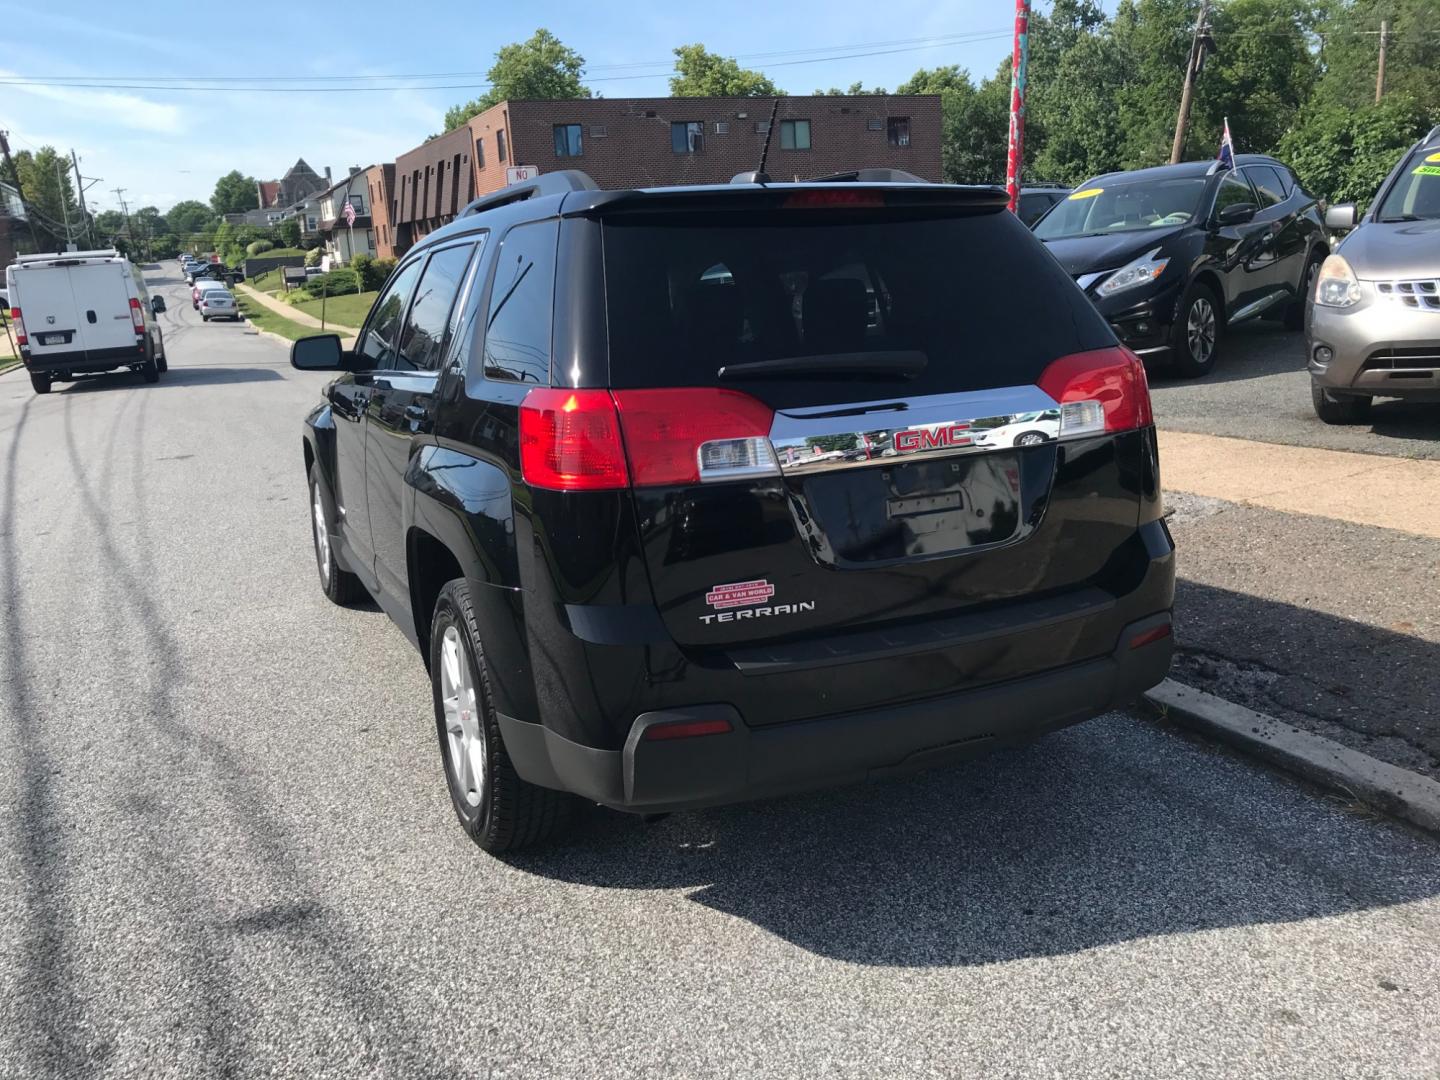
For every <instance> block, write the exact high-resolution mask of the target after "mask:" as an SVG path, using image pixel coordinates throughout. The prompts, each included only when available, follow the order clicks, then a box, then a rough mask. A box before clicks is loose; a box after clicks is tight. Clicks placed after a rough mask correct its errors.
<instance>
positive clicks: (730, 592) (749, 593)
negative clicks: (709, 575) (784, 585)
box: [705, 578, 775, 611]
mask: <svg viewBox="0 0 1440 1080" xmlns="http://www.w3.org/2000/svg"><path fill="white" fill-rule="evenodd" d="M774 595H775V586H774V585H771V584H770V582H768V581H766V580H765V579H764V578H760V579H759V580H758V581H736V582H732V583H731V584H729V585H716V586H715V587H714V588H713V589H711V590H710V591H709V592H708V593H706V594H705V602H706V603H707V604H709V605H710V606H711V607H713V608H715V609H716V610H717V611H723V610H725V609H727V608H738V607H750V606H751V605H752V604H763V603H764V602H765V601H766V600H769V599H770V598H771V597H772V596H774Z"/></svg>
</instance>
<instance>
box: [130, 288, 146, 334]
mask: <svg viewBox="0 0 1440 1080" xmlns="http://www.w3.org/2000/svg"><path fill="white" fill-rule="evenodd" d="M130 321H131V322H132V323H134V324H135V333H137V334H143V333H145V312H143V311H141V310H140V301H139V300H136V299H135V297H133V296H132V297H131V298H130Z"/></svg>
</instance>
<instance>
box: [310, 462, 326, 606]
mask: <svg viewBox="0 0 1440 1080" xmlns="http://www.w3.org/2000/svg"><path fill="white" fill-rule="evenodd" d="M311 510H312V511H313V513H314V517H315V557H316V558H317V559H319V561H320V576H321V578H323V579H324V580H325V582H326V584H329V582H330V530H329V529H328V528H327V527H326V525H325V505H324V504H323V503H322V502H321V501H320V488H319V487H318V486H315V487H313V488H312V495H311Z"/></svg>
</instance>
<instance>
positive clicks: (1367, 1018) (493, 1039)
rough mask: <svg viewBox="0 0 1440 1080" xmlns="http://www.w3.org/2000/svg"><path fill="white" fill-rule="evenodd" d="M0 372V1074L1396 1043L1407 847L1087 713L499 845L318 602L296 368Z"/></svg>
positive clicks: (1342, 1054)
mask: <svg viewBox="0 0 1440 1080" xmlns="http://www.w3.org/2000/svg"><path fill="white" fill-rule="evenodd" d="M167 296H168V297H169V298H170V299H171V301H172V302H171V312H170V314H169V315H168V316H167V318H168V319H169V321H170V322H171V324H172V325H171V328H170V330H169V333H168V336H167V341H168V343H169V351H170V365H171V370H170V372H169V374H168V375H167V376H164V377H163V378H162V380H161V382H160V383H159V384H157V385H155V386H145V385H143V384H142V383H141V382H140V380H139V379H138V377H134V376H129V375H122V376H115V377H111V378H107V379H100V380H94V381H92V382H89V383H86V384H81V385H75V386H71V387H67V388H61V389H57V391H56V392H55V393H53V394H51V395H50V396H48V397H45V398H39V397H35V396H33V395H32V394H31V392H30V388H29V385H28V383H27V382H26V380H25V379H24V377H23V376H15V375H9V376H5V377H3V378H0V448H3V453H0V635H3V639H4V645H5V647H4V649H3V650H0V1076H3V1077H6V1078H9V1077H24V1078H27V1080H28V1078H32V1077H33V1078H40V1077H48V1076H67V1077H69V1076H75V1077H122V1076H124V1077H132V1076H133V1077H141V1076H143V1077H171V1076H173V1077H196V1076H261V1075H264V1076H294V1077H307V1078H308V1077H328V1076H336V1077H359V1076H370V1075H381V1076H394V1077H422V1076H466V1077H469V1076H475V1077H501V1076H507V1077H527V1078H529V1077H546V1076H565V1077H630V1076H647V1077H651V1076H653V1077H677V1076H691V1077H719V1076H733V1077H746V1078H749V1077H770V1076H774V1077H796V1076H805V1077H820V1076H826V1077H830V1076H834V1077H864V1078H867V1080H870V1078H874V1077H877V1076H879V1077H889V1076H894V1077H907V1078H909V1077H931V1076H934V1077H958V1076H985V1077H992V1076H994V1077H998V1076H1015V1077H1021V1076H1047V1077H1052V1076H1064V1077H1067V1078H1068V1077H1088V1076H1096V1077H1100V1076H1106V1077H1113V1076H1146V1077H1169V1076H1186V1077H1198V1076H1214V1077H1236V1076H1245V1077H1299V1076H1304V1077H1307V1078H1312V1077H1328V1076H1347V1077H1349V1076H1373V1077H1384V1078H1387V1080H1393V1078H1401V1077H1434V1076H1436V1075H1437V1071H1440V1027H1437V1025H1436V1023H1435V1018H1436V1016H1437V1015H1440V844H1437V843H1436V841H1435V840H1434V839H1433V838H1429V837H1425V836H1421V835H1419V834H1415V833H1411V832H1409V831H1406V830H1404V829H1402V828H1400V827H1398V826H1395V825H1392V824H1389V823H1387V822H1384V821H1378V820H1374V819H1372V818H1369V817H1368V816H1366V815H1364V814H1363V813H1362V812H1359V811H1357V810H1355V809H1353V808H1347V807H1345V806H1343V805H1341V804H1339V803H1336V802H1334V801H1331V800H1329V799H1326V798H1323V797H1321V796H1319V795H1317V794H1315V793H1314V792H1312V791H1310V790H1309V789H1306V788H1302V787H1300V786H1297V785H1294V784H1292V783H1290V782H1289V781H1287V780H1285V779H1283V778H1280V777H1278V776H1276V775H1274V774H1272V773H1270V772H1268V771H1266V770H1263V769H1260V768H1257V767H1254V766H1252V765H1251V764H1249V763H1248V762H1245V761H1243V760H1239V759H1236V758H1233V757H1231V756H1229V755H1228V754H1225V753H1222V752H1219V751H1216V750H1214V749H1212V748H1210V747H1208V746H1206V745H1204V744H1200V743H1195V742H1191V741H1188V740H1187V739H1185V738H1183V737H1182V736H1180V735H1177V734H1175V733H1172V732H1169V731H1167V730H1164V729H1162V728H1159V727H1156V726H1154V725H1153V724H1152V723H1151V722H1149V721H1142V720H1139V719H1136V718H1133V717H1129V716H1125V715H1114V716H1109V717H1106V718H1103V719H1101V720H1099V721H1096V722H1094V723H1092V724H1089V725H1085V726H1082V727H1080V728H1076V729H1072V730H1070V731H1068V732H1065V733H1062V734H1061V735H1057V736H1054V737H1052V738H1050V739H1049V740H1046V741H1044V742H1041V743H1039V744H1036V745H1034V746H1032V747H1030V748H1027V749H1025V750H1021V751H1013V752H1008V753H1003V754H1000V755H996V756H992V757H989V758H986V759H984V760H982V761H977V762H975V763H974V764H972V765H969V766H966V767H962V768H959V769H955V770H950V771H946V772H939V773H933V774H927V775H925V776H922V777H919V778H916V779H912V780H909V781H904V782H896V783H891V784H886V785H870V786H863V787H856V788H850V789H845V790H842V791H838V792H831V793H826V794H821V795H815V796H807V797H804V798H793V799H788V800H783V801H777V802H769V803H763V804H756V805H750V806H742V807H734V808H728V809H722V810H714V811H707V812H703V813H694V814H685V815H677V816H675V817H672V818H669V819H666V820H664V821H662V822H660V823H657V824H651V825H646V824H643V823H641V822H640V821H638V820H636V819H632V818H627V817H623V816H620V815H616V814H612V813H609V812H602V811H598V810H597V811H595V812H593V813H591V814H589V815H588V816H587V817H586V819H585V821H584V824H583V826H582V828H581V829H580V830H579V832H578V834H577V835H575V836H574V837H573V838H571V839H569V840H568V841H566V842H565V843H564V844H563V845H561V846H559V847H558V848H555V849H552V850H550V851H546V852H541V853H535V854H530V855H526V856H523V857H517V858H513V859H511V860H509V861H500V860H496V859H493V858H490V857H488V856H486V855H484V854H482V853H481V852H480V851H479V850H478V849H476V848H475V847H474V846H473V845H471V844H470V842H469V841H468V840H467V839H466V838H465V837H464V836H463V834H462V833H461V832H460V830H459V828H458V827H457V826H456V825H455V823H454V821H453V818H452V814H451V810H450V807H449V803H448V799H447V796H446V793H445V788H444V784H443V781H442V778H441V774H440V764H439V757H438V753H437V750H436V747H435V735H434V725H433V721H432V719H431V715H430V703H429V694H428V688H427V685H426V680H425V676H424V672H423V668H422V666H421V664H420V661H419V659H418V657H417V656H415V655H414V654H413V653H412V651H411V650H410V648H409V646H408V645H407V644H406V643H405V642H404V640H403V639H402V637H401V635H400V634H399V632H398V631H396V630H394V629H393V628H391V627H390V626H389V624H388V623H387V620H386V619H385V617H384V616H383V615H382V614H380V613H379V612H378V611H375V610H350V611H345V610H340V609H338V608H335V607H333V606H331V605H330V604H329V603H328V602H327V601H326V600H325V599H324V598H323V597H322V596H321V594H320V591H319V588H318V587H317V584H316V581H315V572H314V568H313V563H312V561H311V555H310V539H309V534H308V526H307V519H306V501H305V493H304V481H303V476H302V473H301V465H300V439H299V431H298V424H299V418H300V416H301V414H302V412H303V410H304V409H305V407H306V406H307V405H308V404H309V403H310V402H311V401H313V400H314V399H315V396H316V392H317V390H318V388H319V386H320V385H321V384H322V382H323V379H322V377H320V376H310V375H300V374H299V373H296V372H293V371H291V370H289V369H288V368H287V367H286V366H285V357H284V353H283V351H282V349H281V348H280V347H279V346H278V345H276V344H274V343H272V342H270V341H266V340H261V339H259V338H257V337H255V336H252V335H249V334H248V333H247V332H246V330H245V329H244V328H243V327H238V326H229V325H223V324H222V325H208V326H201V325H199V323H198V320H197V319H195V318H194V317H193V316H192V314H191V312H190V311H189V307H188V304H187V303H184V302H183V297H182V296H181V295H180V294H179V293H178V291H177V290H174V289H171V290H169V291H168V292H167Z"/></svg>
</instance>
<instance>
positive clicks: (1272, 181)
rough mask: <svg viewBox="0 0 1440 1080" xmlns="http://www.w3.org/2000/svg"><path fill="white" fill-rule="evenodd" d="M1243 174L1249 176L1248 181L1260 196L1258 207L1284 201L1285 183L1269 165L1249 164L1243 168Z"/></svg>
mask: <svg viewBox="0 0 1440 1080" xmlns="http://www.w3.org/2000/svg"><path fill="white" fill-rule="evenodd" d="M1245 175H1247V176H1248V177H1250V183H1252V184H1254V185H1255V191H1256V194H1258V195H1259V196H1260V209H1262V210H1264V209H1265V208H1266V207H1267V206H1276V205H1278V204H1279V203H1282V202H1284V201H1285V185H1284V184H1283V183H1282V182H1281V180H1280V174H1279V173H1277V172H1276V171H1275V170H1274V169H1272V168H1271V167H1270V166H1269V165H1251V166H1250V167H1249V168H1247V169H1246V170H1245Z"/></svg>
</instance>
